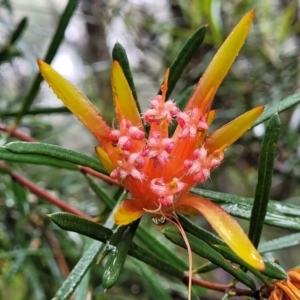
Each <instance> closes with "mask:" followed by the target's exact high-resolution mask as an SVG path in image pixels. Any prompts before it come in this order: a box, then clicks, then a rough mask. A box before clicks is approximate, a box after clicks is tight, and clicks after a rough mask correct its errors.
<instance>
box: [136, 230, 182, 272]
mask: <svg viewBox="0 0 300 300" xmlns="http://www.w3.org/2000/svg"><path fill="white" fill-rule="evenodd" d="M136 236H137V237H138V239H139V240H140V241H141V242H142V243H143V245H145V246H146V247H147V248H148V249H150V250H151V251H152V252H153V253H155V254H156V255H157V256H158V257H160V258H162V259H163V260H165V261H166V262H168V263H170V264H172V265H173V266H175V267H177V268H179V269H182V270H187V269H188V265H187V263H186V262H185V261H183V260H182V259H181V258H180V257H179V256H178V255H177V254H176V253H174V251H171V250H170V249H169V248H168V247H167V246H166V245H164V244H162V243H161V242H159V241H158V239H157V238H156V237H154V236H153V235H152V234H150V232H149V230H148V229H147V228H145V227H144V226H139V228H138V229H137V235H136Z"/></svg>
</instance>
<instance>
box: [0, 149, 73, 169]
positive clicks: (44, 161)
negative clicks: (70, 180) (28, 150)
mask: <svg viewBox="0 0 300 300" xmlns="http://www.w3.org/2000/svg"><path fill="white" fill-rule="evenodd" d="M0 159H1V160H5V161H12V162H21V163H25V164H35V165H44V166H51V167H56V168H64V169H68V170H74V171H75V170H78V168H77V166H76V165H74V164H71V163H69V162H65V161H61V160H59V159H56V158H52V157H46V156H42V155H32V154H16V153H12V152H11V151H9V150H7V149H5V148H4V147H0Z"/></svg>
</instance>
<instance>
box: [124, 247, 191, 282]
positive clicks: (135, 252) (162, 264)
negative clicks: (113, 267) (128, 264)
mask: <svg viewBox="0 0 300 300" xmlns="http://www.w3.org/2000/svg"><path fill="white" fill-rule="evenodd" d="M128 254H129V255H131V256H132V257H134V258H136V259H138V260H140V261H142V262H144V263H146V264H148V265H149V266H152V267H153V268H156V269H158V270H161V271H163V272H165V273H167V274H170V275H172V276H175V277H177V278H179V279H182V278H183V275H184V274H183V271H184V270H186V269H187V268H184V269H180V268H178V267H177V266H175V265H174V264H172V263H169V262H167V261H166V260H164V259H163V258H161V257H159V256H157V255H155V254H153V253H151V252H149V251H148V250H146V249H144V248H142V247H140V246H138V245H137V244H135V243H132V244H131V246H130V249H129V251H128Z"/></svg>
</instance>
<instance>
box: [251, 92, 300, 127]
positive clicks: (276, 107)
mask: <svg viewBox="0 0 300 300" xmlns="http://www.w3.org/2000/svg"><path fill="white" fill-rule="evenodd" d="M298 103H300V92H299V93H295V94H293V95H291V96H289V97H287V98H285V99H283V100H281V101H277V102H275V103H272V104H269V105H266V107H265V110H264V112H263V113H262V115H261V116H260V117H259V118H258V120H257V121H256V122H255V123H254V124H253V126H252V127H254V126H256V125H258V124H260V123H263V122H264V121H266V120H268V119H269V118H271V116H273V115H274V114H276V113H281V112H283V111H285V110H287V109H289V108H291V107H293V106H294V105H297V104H298Z"/></svg>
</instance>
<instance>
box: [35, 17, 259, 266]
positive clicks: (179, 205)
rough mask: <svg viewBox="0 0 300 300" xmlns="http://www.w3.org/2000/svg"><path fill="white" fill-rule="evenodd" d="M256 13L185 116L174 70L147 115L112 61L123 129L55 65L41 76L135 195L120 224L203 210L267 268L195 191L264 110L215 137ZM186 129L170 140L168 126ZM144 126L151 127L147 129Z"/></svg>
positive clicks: (232, 243) (232, 242)
mask: <svg viewBox="0 0 300 300" xmlns="http://www.w3.org/2000/svg"><path fill="white" fill-rule="evenodd" d="M253 17H254V11H251V12H249V13H248V14H247V15H245V16H244V17H243V18H242V20H241V21H240V22H239V23H238V25H237V26H236V27H235V28H234V30H233V31H232V33H231V34H230V35H229V37H228V38H227V40H226V41H225V42H224V44H223V45H222V47H221V48H220V49H219V51H218V52H217V54H216V55H215V57H214V59H213V60H212V62H211V63H210V65H209V67H208V68H207V70H206V71H205V73H204V74H203V76H202V77H201V79H200V81H199V83H198V84H197V85H196V87H195V90H194V92H193V94H192V96H191V98H190V99H189V101H188V103H187V105H186V107H185V109H184V110H183V111H180V110H179V108H178V107H177V106H176V104H175V103H174V102H173V101H172V100H168V99H166V92H167V89H168V77H169V70H167V72H166V75H165V78H164V83H163V85H162V87H161V95H157V96H155V97H154V98H153V99H152V100H151V108H150V109H149V110H147V111H146V112H145V113H144V114H143V115H142V116H140V114H139V112H138V109H137V106H136V102H135V100H134V98H133V96H132V92H131V90H130V87H129V85H128V83H127V80H126V77H125V75H124V73H123V70H122V68H121V66H120V64H119V63H118V61H113V64H112V75H111V81H112V91H113V98H114V105H115V110H116V118H117V120H118V128H117V129H116V128H111V127H110V126H109V125H107V123H106V122H105V120H104V118H103V117H102V116H101V115H100V114H99V112H98V111H97V110H96V108H95V107H94V106H93V104H92V103H91V102H90V101H89V100H88V99H87V98H86V97H85V96H84V95H83V94H82V93H81V92H80V91H78V90H77V89H76V88H75V87H74V86H73V85H72V84H71V83H70V82H69V81H67V80H66V79H64V78H63V77H62V76H60V75H59V74H58V73H57V72H56V71H55V70H54V69H52V68H51V67H50V66H49V65H48V64H46V63H44V62H42V61H38V64H39V67H40V70H41V73H42V75H43V77H44V78H45V80H46V81H47V82H48V84H49V85H50V87H51V88H52V89H53V91H54V92H55V93H56V95H57V96H58V98H60V99H61V100H62V101H63V102H64V104H65V105H66V106H67V107H68V108H69V109H70V111H71V112H72V113H73V114H74V115H76V116H77V118H78V119H79V120H80V121H81V122H82V123H83V124H84V125H85V126H86V127H87V128H88V129H89V130H90V132H91V133H92V134H93V135H94V136H95V137H96V139H97V140H98V141H99V143H100V145H101V146H97V147H96V153H97V155H98V158H99V160H100V161H101V162H102V164H103V166H104V167H105V168H106V169H107V171H108V172H109V173H110V176H111V177H112V178H114V179H116V180H118V181H119V182H120V183H121V184H122V185H123V186H124V188H126V189H127V190H128V191H129V192H130V194H131V198H130V199H126V200H125V201H123V202H122V203H121V204H120V206H119V207H118V208H117V211H116V213H115V216H114V218H115V222H116V223H117V224H120V225H125V224H128V223H130V222H132V221H134V220H136V219H138V218H140V217H141V216H143V215H144V214H145V213H150V214H151V216H152V217H155V216H165V215H170V214H171V213H172V212H173V211H175V212H182V213H187V214H192V213H193V214H194V213H199V212H200V213H201V214H202V215H203V216H204V217H205V218H206V219H207V220H208V222H209V223H210V224H211V225H212V227H213V228H214V229H215V230H216V232H217V233H218V234H219V235H220V237H221V238H222V239H223V240H224V241H225V242H226V243H227V244H228V246H229V247H231V248H232V249H233V251H235V252H236V253H237V254H238V255H239V256H240V257H242V258H243V259H244V260H245V261H246V262H247V263H249V264H250V265H252V266H254V267H255V268H257V269H260V270H262V269H264V263H263V260H262V258H261V256H260V255H259V253H258V252H257V250H256V249H255V248H254V247H253V245H252V244H251V242H250V241H249V239H248V237H247V236H246V234H245V233H244V231H243V230H242V229H241V228H240V226H239V224H238V223H237V222H236V221H235V220H234V219H233V218H232V217H231V216H230V215H229V214H228V213H227V212H225V211H224V210H223V209H222V208H221V207H219V206H218V205H216V204H214V203H212V202H211V201H209V200H207V199H205V198H202V197H199V196H196V195H193V194H191V193H189V190H190V189H191V188H192V187H194V186H195V185H196V184H198V183H203V182H205V181H206V180H207V179H209V178H210V172H211V171H212V170H214V169H215V168H217V167H218V166H219V165H220V163H221V162H222V160H223V158H224V150H225V149H226V148H227V147H229V146H230V145H231V144H232V143H234V142H235V141H236V140H237V139H238V138H239V137H240V136H242V135H243V134H244V133H245V132H246V131H247V130H248V128H249V127H250V126H251V125H252V124H253V123H254V122H255V120H256V119H257V118H258V117H259V116H260V115H261V113H262V111H263V109H264V108H263V107H262V106H260V107H256V108H254V109H252V110H250V111H248V112H246V113H245V114H243V115H241V116H240V117H238V118H237V119H235V120H233V121H232V122H230V123H228V124H227V125H224V126H223V127H221V128H220V129H218V130H217V131H215V132H213V133H211V134H209V135H208V129H209V126H210V125H211V123H212V122H213V119H214V117H215V114H216V112H215V111H214V110H211V105H212V101H213V98H214V95H215V93H216V91H217V89H218V87H219V85H220V84H221V82H222V80H223V78H224V77H225V75H226V74H227V72H228V70H229V68H230V67H231V65H232V63H233V61H234V59H235V57H236V56H237V55H238V53H239V51H240V49H241V47H242V45H243V43H244V41H245V39H246V37H247V35H248V32H249V30H250V27H251V24H252V20H253ZM174 120H176V121H177V123H178V126H177V128H176V130H175V132H174V134H173V136H169V134H168V127H169V125H170V124H171V123H172V122H173V121H174ZM144 123H145V124H147V125H149V126H150V130H149V133H147V132H146V130H145V127H144Z"/></svg>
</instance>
